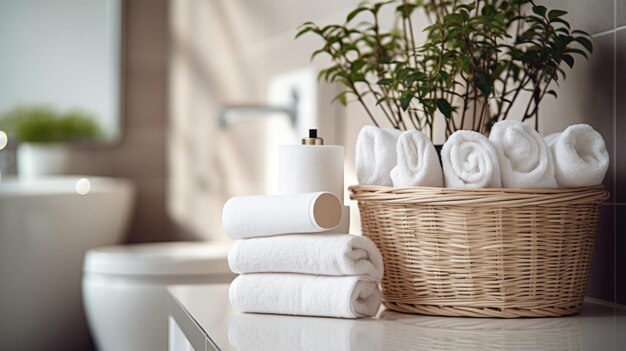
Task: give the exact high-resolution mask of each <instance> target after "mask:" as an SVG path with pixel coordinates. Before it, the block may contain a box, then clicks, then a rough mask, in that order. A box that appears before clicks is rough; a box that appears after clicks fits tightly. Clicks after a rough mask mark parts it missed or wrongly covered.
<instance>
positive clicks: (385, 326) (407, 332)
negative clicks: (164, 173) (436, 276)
mask: <svg viewBox="0 0 626 351" xmlns="http://www.w3.org/2000/svg"><path fill="white" fill-rule="evenodd" d="M168 290H169V296H170V301H169V308H170V316H171V317H172V318H173V319H174V320H175V321H176V323H177V324H178V326H179V327H180V329H181V330H182V332H183V333H184V335H185V336H186V338H187V339H188V340H189V342H190V343H191V345H192V346H193V347H194V348H195V349H196V351H199V350H222V351H229V350H246V351H247V350H255V351H256V350H259V351H262V350H272V351H280V350H290V351H293V350H316V351H318V350H328V351H331V350H358V351H370V350H372V351H373V350H394V351H395V350H594V351H599V350H626V310H623V309H619V308H616V307H612V306H608V305H604V304H600V303H598V301H586V302H585V305H584V306H583V312H582V314H580V315H577V316H570V317H562V318H524V319H493V318H456V317H434V316H424V315H415V314H403V313H397V312H391V311H387V310H385V309H384V308H381V311H380V312H379V313H378V315H377V316H376V318H364V319H357V320H349V319H338V318H317V317H294V316H283V315H265V314H250V313H240V312H237V311H235V310H234V309H233V308H232V306H231V305H230V303H229V302H228V285H189V286H183V285H181V286H172V287H169V289H168Z"/></svg>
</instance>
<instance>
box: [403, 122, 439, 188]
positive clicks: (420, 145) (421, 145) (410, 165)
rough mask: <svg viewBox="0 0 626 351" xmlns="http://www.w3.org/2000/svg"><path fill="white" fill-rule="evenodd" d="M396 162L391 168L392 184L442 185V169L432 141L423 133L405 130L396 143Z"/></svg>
mask: <svg viewBox="0 0 626 351" xmlns="http://www.w3.org/2000/svg"><path fill="white" fill-rule="evenodd" d="M396 154H397V163H396V166H395V167H394V168H393V169H392V170H391V180H392V181H393V186H398V187H403V186H408V187H410V186H432V187H443V171H442V170H441V164H440V163H439V157H438V156H437V151H436V150H435V147H434V146H433V143H432V142H431V141H430V140H429V139H428V137H427V136H426V135H424V133H422V132H419V131H417V130H411V131H406V132H404V133H402V134H401V135H400V138H398V143H397V145H396Z"/></svg>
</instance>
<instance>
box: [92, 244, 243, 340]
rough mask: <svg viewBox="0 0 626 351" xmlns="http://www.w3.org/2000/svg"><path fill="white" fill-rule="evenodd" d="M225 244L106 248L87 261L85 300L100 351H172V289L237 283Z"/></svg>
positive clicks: (96, 252)
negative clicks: (169, 324) (169, 331)
mask: <svg viewBox="0 0 626 351" xmlns="http://www.w3.org/2000/svg"><path fill="white" fill-rule="evenodd" d="M228 250H229V246H228V245H226V244H216V243H208V242H176V243H151V244H134V245H117V246H106V247H100V248H96V249H92V250H90V251H89V252H87V255H86V256H85V263H84V269H83V301H84V304H85V310H86V313H87V320H88V322H89V327H90V329H91V332H92V334H93V336H94V338H95V341H96V345H97V346H98V349H99V350H101V351H113V350H116V351H117V350H119V351H124V350H167V319H168V318H167V316H168V307H167V291H166V287H167V286H168V285H177V284H220V283H229V282H230V281H232V280H233V279H234V278H235V274H233V273H231V271H230V269H229V268H228V261H227V257H228Z"/></svg>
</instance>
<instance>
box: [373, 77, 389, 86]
mask: <svg viewBox="0 0 626 351" xmlns="http://www.w3.org/2000/svg"><path fill="white" fill-rule="evenodd" d="M391 83H393V80H391V78H383V79H381V80H379V81H378V82H376V84H378V85H391Z"/></svg>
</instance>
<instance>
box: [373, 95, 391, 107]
mask: <svg viewBox="0 0 626 351" xmlns="http://www.w3.org/2000/svg"><path fill="white" fill-rule="evenodd" d="M388 100H391V98H390V97H389V96H383V97H381V98H380V99H378V100H376V106H378V105H380V104H382V103H383V102H385V101H388Z"/></svg>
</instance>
